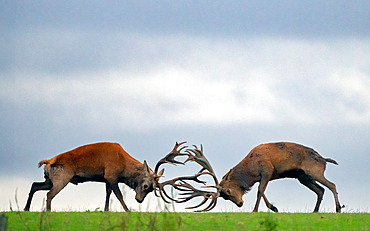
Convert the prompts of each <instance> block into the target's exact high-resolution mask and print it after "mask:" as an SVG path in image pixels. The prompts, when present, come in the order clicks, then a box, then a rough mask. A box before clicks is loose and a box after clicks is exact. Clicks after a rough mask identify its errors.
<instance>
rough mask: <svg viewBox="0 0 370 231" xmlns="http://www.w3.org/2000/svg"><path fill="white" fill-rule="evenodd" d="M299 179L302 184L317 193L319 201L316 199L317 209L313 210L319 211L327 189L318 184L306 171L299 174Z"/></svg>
mask: <svg viewBox="0 0 370 231" xmlns="http://www.w3.org/2000/svg"><path fill="white" fill-rule="evenodd" d="M298 180H299V182H300V183H301V184H303V185H304V186H306V187H307V188H309V189H311V190H312V191H313V192H314V193H316V195H317V201H316V205H315V209H314V210H313V212H314V213H317V212H318V211H319V207H320V204H321V201H322V198H323V196H324V191H325V189H324V188H323V187H321V186H320V185H318V184H317V183H316V182H315V181H314V180H313V179H312V177H310V176H309V175H307V174H305V173H302V174H300V175H298Z"/></svg>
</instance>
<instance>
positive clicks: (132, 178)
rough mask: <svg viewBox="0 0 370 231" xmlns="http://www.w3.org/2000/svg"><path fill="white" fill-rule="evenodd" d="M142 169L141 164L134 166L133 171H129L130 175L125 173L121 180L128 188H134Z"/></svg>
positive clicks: (137, 183) (140, 176)
mask: <svg viewBox="0 0 370 231" xmlns="http://www.w3.org/2000/svg"><path fill="white" fill-rule="evenodd" d="M143 171H144V168H143V166H135V167H134V171H129V172H130V173H131V174H130V175H126V176H124V177H123V178H122V182H123V183H125V184H126V185H127V186H129V187H130V188H132V189H135V188H136V187H137V186H138V185H139V181H140V179H141V178H142V173H143Z"/></svg>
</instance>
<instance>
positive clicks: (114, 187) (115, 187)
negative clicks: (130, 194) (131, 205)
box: [108, 182, 130, 212]
mask: <svg viewBox="0 0 370 231" xmlns="http://www.w3.org/2000/svg"><path fill="white" fill-rule="evenodd" d="M108 184H109V187H110V188H111V189H112V190H113V192H114V194H115V195H116V197H117V199H118V200H119V202H120V203H121V205H122V207H123V209H124V210H125V211H126V212H130V210H129V209H128V208H127V205H126V204H125V202H124V201H123V196H122V193H121V190H119V187H118V182H115V183H111V182H109V183H108Z"/></svg>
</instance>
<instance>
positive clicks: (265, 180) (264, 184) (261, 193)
mask: <svg viewBox="0 0 370 231" xmlns="http://www.w3.org/2000/svg"><path fill="white" fill-rule="evenodd" d="M269 179H270V178H269V177H262V179H261V182H260V184H259V186H258V192H257V201H256V205H255V206H254V209H253V212H258V206H259V203H260V201H261V197H263V200H264V201H265V203H266V206H267V208H269V209H271V210H272V211H274V212H278V209H277V208H276V207H275V206H273V205H272V204H271V203H270V202H269V201H268V200H267V197H266V196H265V190H266V187H267V183H268V182H269Z"/></svg>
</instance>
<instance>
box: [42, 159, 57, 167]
mask: <svg viewBox="0 0 370 231" xmlns="http://www.w3.org/2000/svg"><path fill="white" fill-rule="evenodd" d="M55 162H56V159H55V158H52V159H50V160H42V161H40V162H39V168H40V167H41V166H43V165H44V164H45V165H47V164H48V165H50V164H54V163H55Z"/></svg>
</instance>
